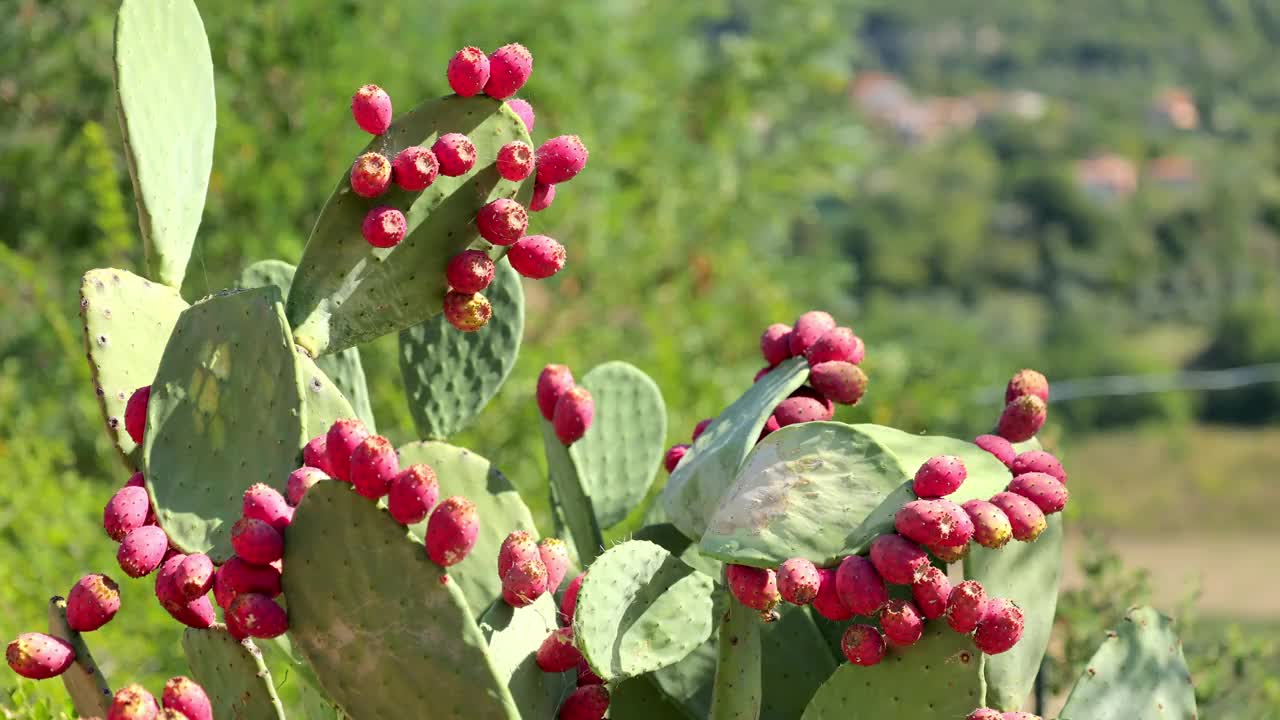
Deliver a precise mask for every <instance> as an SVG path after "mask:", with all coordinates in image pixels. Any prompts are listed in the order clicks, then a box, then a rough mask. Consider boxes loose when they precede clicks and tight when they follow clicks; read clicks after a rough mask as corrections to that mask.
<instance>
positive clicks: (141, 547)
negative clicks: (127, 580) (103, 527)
mask: <svg viewBox="0 0 1280 720" xmlns="http://www.w3.org/2000/svg"><path fill="white" fill-rule="evenodd" d="M168 549H169V538H168V536H166V535H165V534H164V530H161V529H160V528H159V527H157V526H155V525H143V526H142V527H139V528H134V529H133V530H130V531H129V534H128V535H125V536H124V540H122V541H121V542H120V549H119V550H118V551H117V552H116V561H117V562H119V563H120V569H121V570H124V572H125V574H126V575H128V576H129V577H131V578H140V577H146V576H147V575H150V574H151V572H152V571H153V570H155V569H156V568H158V567H160V563H161V561H163V560H164V554H165V551H167V550H168Z"/></svg>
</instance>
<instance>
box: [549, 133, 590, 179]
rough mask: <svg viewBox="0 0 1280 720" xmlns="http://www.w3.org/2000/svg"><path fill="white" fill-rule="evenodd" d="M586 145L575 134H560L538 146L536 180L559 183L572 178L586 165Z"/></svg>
mask: <svg viewBox="0 0 1280 720" xmlns="http://www.w3.org/2000/svg"><path fill="white" fill-rule="evenodd" d="M587 156H588V153H587V146H586V145H583V144H582V139H581V138H579V137H578V136H577V135H560V136H557V137H553V138H551V139H550V140H548V141H546V142H544V143H542V145H540V146H538V152H537V167H538V182H540V183H542V184H544V185H559V184H560V183H562V182H568V181H570V180H572V179H573V178H574V177H575V176H576V175H577V174H578V173H580V172H582V169H583V168H584V167H586V166H587Z"/></svg>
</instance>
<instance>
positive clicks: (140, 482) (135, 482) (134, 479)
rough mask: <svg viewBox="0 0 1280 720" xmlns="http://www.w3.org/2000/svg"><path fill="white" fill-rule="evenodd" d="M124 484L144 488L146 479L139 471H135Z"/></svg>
mask: <svg viewBox="0 0 1280 720" xmlns="http://www.w3.org/2000/svg"><path fill="white" fill-rule="evenodd" d="M124 486H125V487H139V488H145V487H146V486H147V480H146V478H145V477H143V475H142V473H141V472H136V473H134V474H132V475H130V476H129V480H128V481H126V482H125V484H124Z"/></svg>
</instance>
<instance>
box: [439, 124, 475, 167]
mask: <svg viewBox="0 0 1280 720" xmlns="http://www.w3.org/2000/svg"><path fill="white" fill-rule="evenodd" d="M431 152H433V153H435V155H436V161H437V162H438V163H439V164H440V174H441V175H444V176H446V177H460V176H462V175H466V174H467V173H469V172H471V168H473V167H475V165H476V146H475V145H473V144H471V138H469V137H467V136H466V135H463V134H462V133H445V134H444V135H441V136H440V137H438V138H436V141H435V143H434V144H433V145H432V146H431Z"/></svg>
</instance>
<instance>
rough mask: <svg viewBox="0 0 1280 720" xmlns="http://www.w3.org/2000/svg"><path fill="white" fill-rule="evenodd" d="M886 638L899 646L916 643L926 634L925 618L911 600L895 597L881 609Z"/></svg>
mask: <svg viewBox="0 0 1280 720" xmlns="http://www.w3.org/2000/svg"><path fill="white" fill-rule="evenodd" d="M880 627H881V628H883V629H884V636H885V639H886V640H888V641H889V642H890V643H892V644H893V645H896V646H898V647H906V646H908V645H914V644H915V643H916V642H917V641H918V640H920V637H921V636H922V635H924V618H922V617H921V616H920V610H919V608H917V607H916V606H915V605H914V604H912V603H911V601H910V600H902V599H900V598H894V599H892V600H890V601H889V602H888V603H887V604H886V605H885V606H884V608H883V609H881V610H880Z"/></svg>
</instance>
